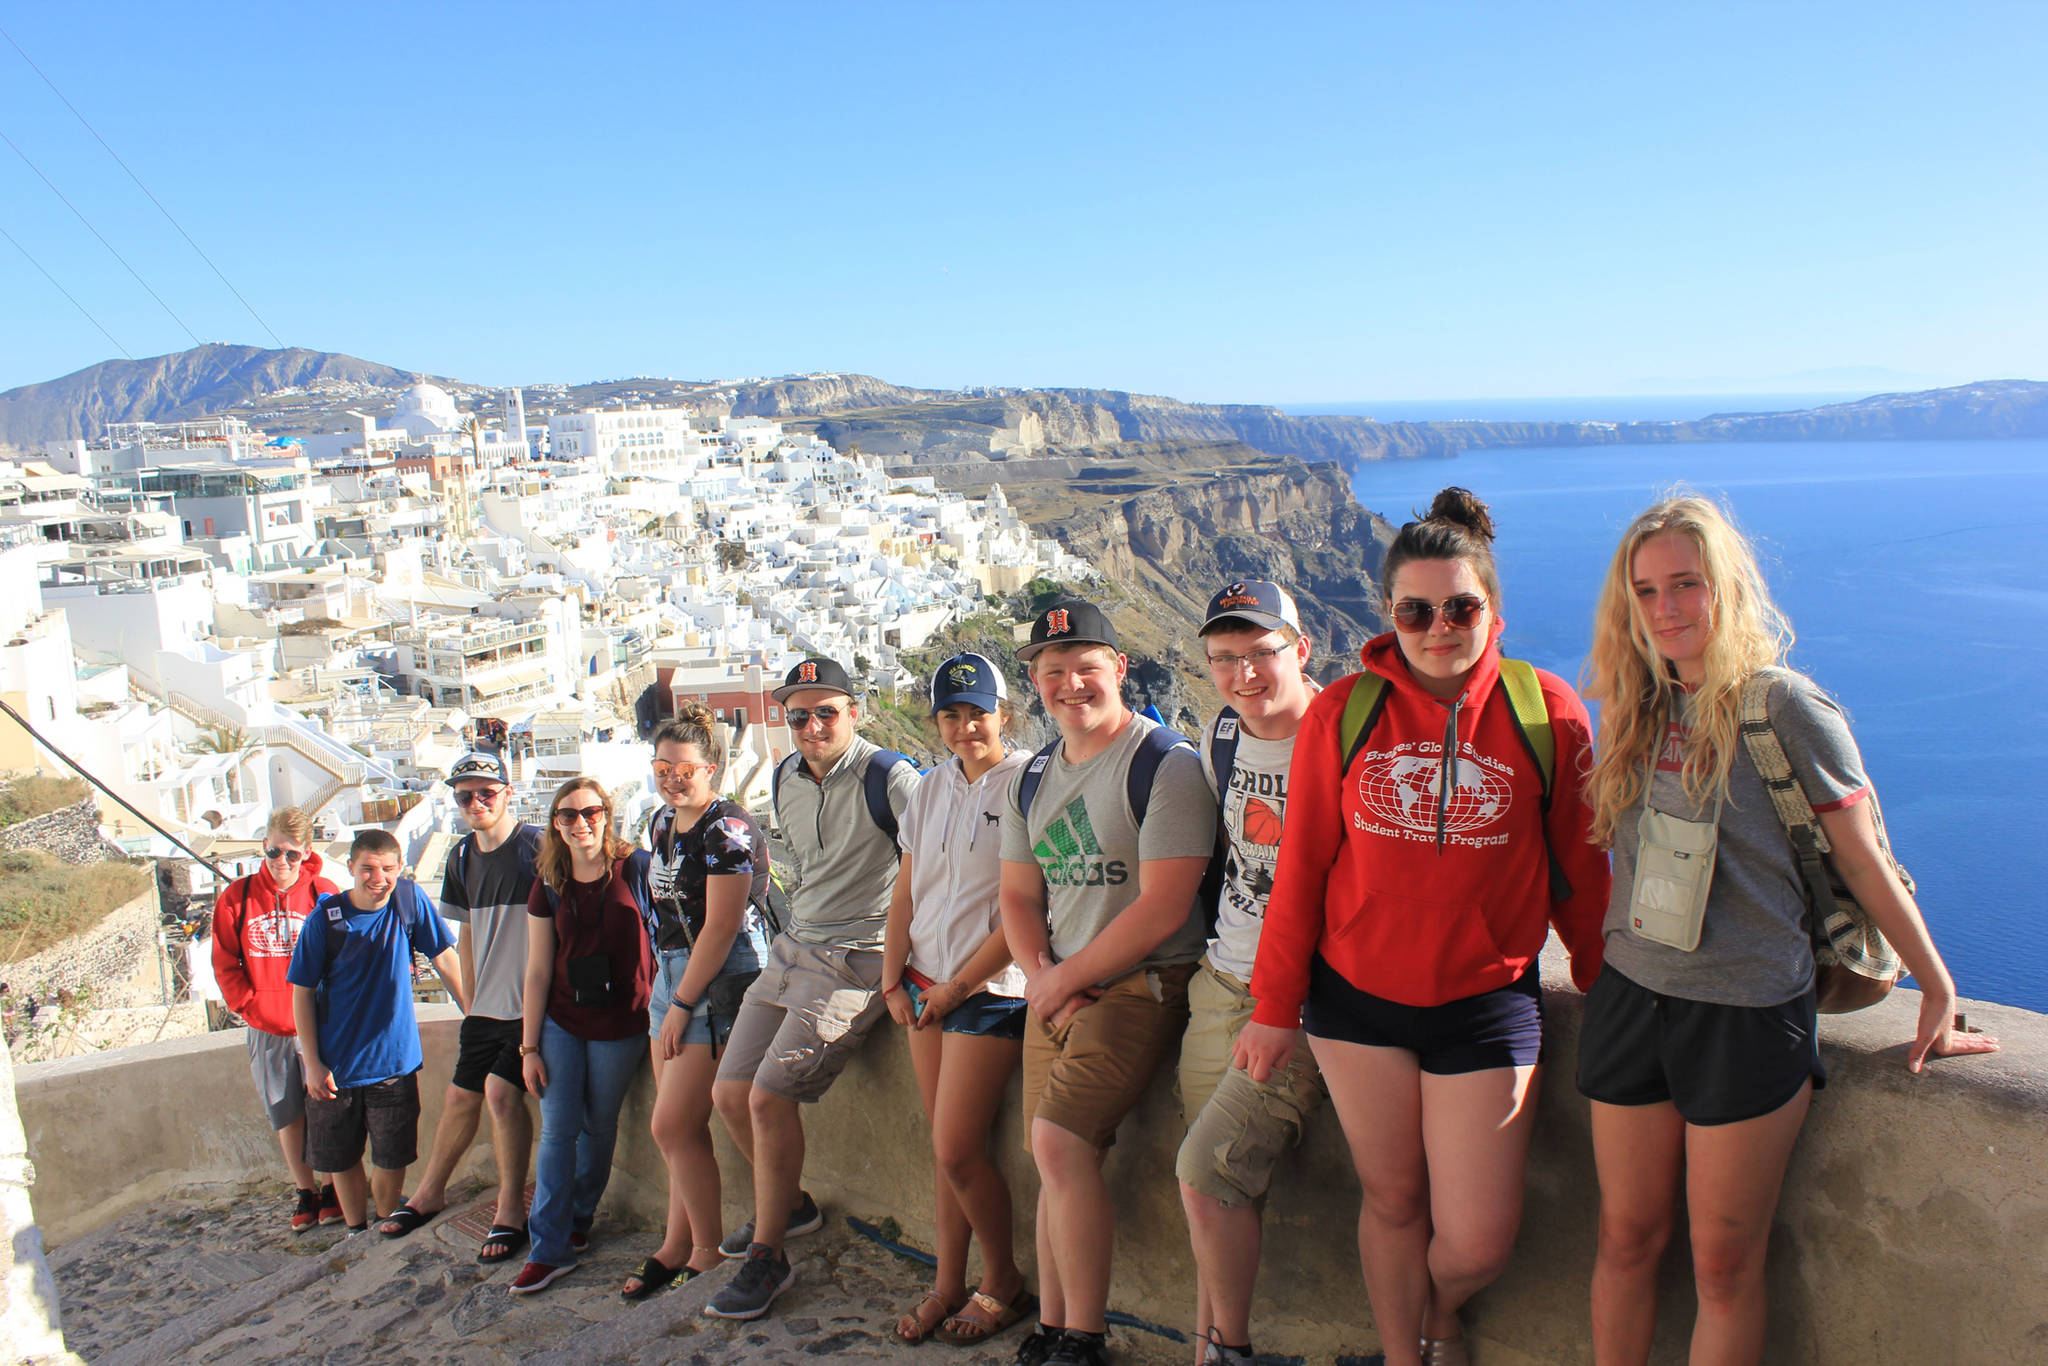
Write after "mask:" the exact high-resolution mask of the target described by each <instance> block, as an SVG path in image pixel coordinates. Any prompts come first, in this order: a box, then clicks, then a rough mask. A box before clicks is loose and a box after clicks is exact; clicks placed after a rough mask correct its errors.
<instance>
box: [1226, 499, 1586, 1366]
mask: <svg viewBox="0 0 2048 1366" xmlns="http://www.w3.org/2000/svg"><path fill="white" fill-rule="evenodd" d="M1492 543H1493V522H1492V519H1491V518H1490V517H1489V516H1488V515H1487V512H1486V507H1485V505H1484V504H1483V503H1481V502H1480V501H1479V500H1478V499H1476V498H1474V497H1473V496H1472V495H1471V494H1470V493H1468V492H1466V491H1465V490H1463V489H1456V488H1452V489H1445V490H1444V491H1443V492H1442V493H1439V494H1438V495H1437V497H1436V501H1435V503H1434V504H1433V505H1432V507H1431V508H1430V513H1429V516H1428V517H1427V518H1426V519H1424V520H1423V521H1420V522H1410V523H1409V524H1408V525H1407V526H1405V527H1403V528H1401V532H1400V534H1399V535H1398V536H1397V537H1396V538H1395V540H1394V543H1393V545H1392V546H1391V547H1390V548H1389V549H1388V551H1387V558H1386V564H1385V567H1384V569H1383V570H1382V575H1381V585H1380V587H1381V594H1382V599H1383V601H1385V602H1386V603H1388V604H1390V605H1391V614H1392V616H1393V620H1394V625H1395V630H1394V631H1393V632H1392V633H1390V634H1388V635H1383V636H1380V637H1379V638H1378V639H1376V640H1374V641H1373V642H1372V643H1371V644H1369V645H1367V646H1366V648H1365V652H1364V662H1365V667H1366V668H1367V669H1368V670H1369V671H1370V672H1371V673H1373V674H1377V675H1379V676H1380V677H1381V678H1382V679H1384V680H1385V687H1386V693H1385V701H1384V705H1383V707H1382V709H1381V712H1380V715H1379V717H1378V719H1377V721H1376V722H1375V723H1374V724H1373V726H1372V728H1371V730H1370V731H1369V732H1368V733H1367V734H1366V736H1365V739H1364V741H1363V743H1362V744H1359V745H1358V746H1357V751H1356V753H1355V754H1354V755H1352V756H1351V757H1350V761H1349V762H1348V763H1346V762H1345V755H1344V754H1343V752H1342V750H1341V748H1340V744H1341V741H1340V734H1339V732H1340V723H1341V719H1342V717H1343V715H1344V709H1345V704H1346V703H1347V702H1348V701H1349V700H1350V697H1351V693H1352V690H1353V689H1354V687H1356V686H1357V685H1358V682H1359V680H1360V679H1361V678H1362V677H1365V675H1353V676H1352V677H1351V678H1347V679H1343V680H1341V681H1339V682H1338V683H1336V684H1335V685H1333V686H1331V687H1328V688H1325V689H1324V690H1323V691H1322V692H1321V693H1320V694H1319V695H1318V696H1317V698H1316V700H1315V702H1314V703H1313V704H1311V705H1310V707H1309V711H1308V715H1307V717H1306V718H1305V719H1304V720H1303V722H1302V727H1301V734H1300V738H1299V739H1298V740H1297V741H1296V744H1295V749H1294V770H1293V773H1292V775H1291V777H1290V786H1291V787H1292V788H1293V790H1294V793H1295V796H1296V799H1295V801H1294V803H1293V805H1292V806H1291V807H1290V809H1289V811H1288V819H1287V830H1286V832H1285V834H1284V836H1283V837H1282V840H1281V845H1280V862H1279V870H1278V873H1277V875H1276V878H1275V881H1274V886H1273V894H1272V899H1271V901H1270V902H1269V903H1268V905H1267V909H1266V925H1265V930H1264V933H1263V934H1262V935H1261V937H1260V941H1259V954H1258V960H1257V964H1256V966H1255V968H1254V970H1253V974H1252V994H1253V996H1254V997H1256V998H1257V1000H1258V1005H1257V1008H1256V1009H1255V1010H1254V1012H1253V1014H1252V1023H1251V1024H1249V1025H1247V1026H1246V1027H1245V1030H1244V1032H1243V1034H1242V1035H1241V1036H1240V1038H1239V1041H1238V1045H1237V1057H1236V1062H1237V1065H1238V1066H1241V1067H1247V1068H1249V1069H1250V1071H1251V1073H1252V1075H1253V1077H1254V1078H1255V1079H1260V1080H1263V1079H1264V1077H1265V1076H1266V1075H1267V1074H1268V1073H1269V1072H1270V1071H1271V1070H1272V1069H1275V1068H1278V1067H1282V1066H1285V1065H1286V1061H1287V1057H1288V1054H1289V1053H1290V1051H1291V1049H1292V1045H1293V1040H1294V1035H1295V1030H1296V1028H1297V1026H1299V1027H1301V1028H1305V1029H1306V1030H1307V1031H1308V1035H1309V1042H1310V1046H1311V1047H1312V1048H1313V1049H1314V1050H1315V1055H1316V1061H1317V1062H1318V1063H1319V1064H1320V1065H1321V1067H1322V1072H1323V1077H1324V1079H1325V1081H1326V1082H1327V1083H1328V1085H1329V1088H1330V1100H1331V1103H1332V1104H1333V1106H1334V1107H1335V1109H1336V1111H1337V1117H1338V1119H1339V1120H1340V1121H1341V1122H1342V1124H1343V1126H1344V1134H1345V1138H1346V1140H1347V1141H1348V1142H1349V1144H1350V1146H1351V1155H1352V1160H1353V1161H1354V1163H1355V1164H1356V1165H1357V1168H1358V1179H1359V1184H1360V1185H1361V1186H1362V1187H1363V1188H1364V1194H1365V1199H1364V1204H1363V1207H1362V1209H1361V1211H1360V1214H1359V1220H1358V1244H1359V1256H1360V1260H1361V1261H1362V1262H1363V1264H1364V1268H1365V1282H1366V1293H1367V1295H1368V1296H1369V1297H1370V1299H1371V1301H1372V1309H1373V1318H1374V1321H1375V1323H1376V1324H1377V1325H1378V1327H1379V1332H1380V1340H1381V1345H1382V1349H1383V1350H1384V1351H1385V1353H1386V1360H1387V1366H1417V1363H1429V1364H1430V1366H1463V1363H1464V1362H1465V1361H1466V1360H1467V1355H1466V1350H1465V1342H1464V1339H1463V1337H1462V1336H1461V1334H1460V1332H1459V1328H1458V1309H1459V1307H1460V1306H1461V1305H1463V1304H1464V1303H1465V1301H1466V1300H1467V1299H1469V1298H1471V1296H1472V1295H1473V1294H1474V1293H1476V1292H1477V1291H1479V1290H1480V1289H1482V1288H1483V1287H1484V1286H1486V1285H1487V1284H1488V1283H1489V1282H1491V1281H1492V1280H1493V1279H1494V1277H1495V1276H1497V1275H1499V1274H1500V1271H1501V1269H1502V1268H1503V1267H1504V1266H1505V1265H1506V1264H1507V1259H1508V1254H1509V1252H1510V1251H1511V1249H1512V1248H1513V1246H1514V1240H1515V1232H1516V1229H1517V1227H1518V1226H1519V1225H1520V1223H1521V1215H1522V1176H1523V1169H1524V1167H1525V1166H1526V1164H1527V1156H1528V1148H1529V1132H1530V1127H1531V1122H1532V1119H1533V1116H1534V1111H1535V1099H1536V1085H1535V1079H1536V1064H1537V1061H1538V1059H1539V1057H1540V1054H1541V1048H1542V1015H1541V996H1540V991H1539V984H1538V981H1537V972H1536V959H1537V955H1538V954H1539V953H1540V952H1541V951H1542V948H1543V941H1544V938H1545V936H1546V935H1547V933H1548V930H1549V927H1550V926H1551V925H1555V926H1556V927H1557V929H1558V932H1559V934H1560V936H1561V937H1562V938H1563V940H1564V942H1565V945H1566V947H1567V948H1568V949H1569V950H1570V951H1571V957H1572V976H1573V978H1574V979H1575V980H1576V981H1577V982H1578V983H1579V984H1580V986H1581V987H1584V986H1586V985H1588V984H1590V983H1591V981H1592V980H1593V978H1594V976H1595V975H1596V974H1597V973H1598V971H1599V967H1600V942H1601V941H1600V920H1601V915H1602V913H1603V912H1604V911H1605V909H1606V906H1607V889H1608V881H1609V873H1608V866H1607V855H1606V854H1605V853H1604V852H1602V851H1601V850H1600V849H1598V848H1596V847H1594V846H1593V845H1592V844H1590V843H1588V842H1587V839H1586V831H1587V827H1588V823H1589V819H1590V818H1589V813H1588V811H1587V808H1586V805H1585V801H1584V798H1583V796H1582V794H1581V792H1580V789H1579V784H1580V779H1581V775H1582V774H1583V772H1584V770H1585V769H1586V767H1587V766H1588V764H1589V762H1590V753H1589V751H1590V745H1589V736H1588V726H1587V720H1586V710H1585V707H1584V706H1583V705H1582V704H1581V703H1580V701H1579V699H1578V696H1577V695H1576V694H1575V693H1573V692H1572V690H1571V688H1570V687H1569V686H1567V685H1566V684H1565V683H1564V682H1562V681H1561V680H1559V679H1558V678H1556V677H1554V676H1552V675H1550V674H1548V673H1543V672H1541V671H1540V670H1539V671H1537V672H1536V679H1537V681H1538V683H1539V684H1540V686H1541V689H1542V694H1543V702H1544V706H1545V710H1546V711H1547V713H1548V715H1549V720H1550V729H1551V733H1552V735H1553V736H1554V738H1555V745H1556V760H1555V766H1554V772H1555V774H1556V778H1555V780H1554V782H1553V784H1552V786H1553V791H1552V793H1551V795H1550V797H1549V799H1548V801H1547V802H1546V800H1545V797H1544V791H1543V789H1544V780H1543V776H1542V772H1541V769H1540V767H1539V766H1538V764H1537V761H1536V760H1535V758H1534V757H1533V752H1532V748H1531V745H1530V743H1529V742H1528V741H1526V740H1525V739H1524V738H1523V735H1522V731H1521V728H1520V727H1519V726H1518V724H1517V722H1516V719H1515V716H1514V711H1513V707H1512V704H1511V703H1510V701H1509V697H1508V693H1507V691H1506V688H1505V686H1504V685H1503V683H1502V680H1501V659H1500V651H1499V648H1498V646H1497V644H1496V642H1497V640H1498V638H1499V636H1500V631H1501V620H1500V616H1499V603H1500V582H1499V579H1498V577H1497V576H1496V574H1495V571H1494V563H1493V548H1492ZM1324 797H1328V798H1330V800H1325V799H1324Z"/></svg>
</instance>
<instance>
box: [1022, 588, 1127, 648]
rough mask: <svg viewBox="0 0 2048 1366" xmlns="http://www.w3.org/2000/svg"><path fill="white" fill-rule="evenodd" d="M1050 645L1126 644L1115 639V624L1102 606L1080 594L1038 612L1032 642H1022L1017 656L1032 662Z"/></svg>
mask: <svg viewBox="0 0 2048 1366" xmlns="http://www.w3.org/2000/svg"><path fill="white" fill-rule="evenodd" d="M1048 645H1107V646H1108V647H1109V648H1110V649H1112V650H1121V649H1122V648H1123V647H1121V646H1120V645H1118V644H1117V643H1116V627H1114V626H1112V625H1110V624H1109V618H1108V617H1107V616H1105V615H1103V611H1102V609H1101V608H1100V607H1097V606H1096V605H1095V604H1094V603H1092V602H1082V601H1081V600H1080V599H1079V598H1074V599H1070V600H1069V601H1067V602H1057V603H1054V604H1053V605H1052V606H1050V607H1048V608H1046V609H1045V610H1044V611H1043V612H1040V613H1039V614H1038V619H1037V620H1036V621H1034V622H1032V623H1031V643H1030V644H1028V645H1023V646H1019V647H1018V650H1017V658H1019V659H1021V660H1024V661H1025V662H1027V663H1029V662H1030V660H1031V658H1032V656H1034V655H1036V654H1037V653H1038V652H1039V651H1040V650H1043V649H1044V648H1045V647H1046V646H1048Z"/></svg>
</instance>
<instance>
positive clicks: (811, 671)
mask: <svg viewBox="0 0 2048 1366" xmlns="http://www.w3.org/2000/svg"><path fill="white" fill-rule="evenodd" d="M813 688H826V689H829V690H831V691H832V692H843V693H845V694H846V695H847V696H848V697H852V696H854V695H855V694H854V691H853V680H852V679H850V678H848V677H847V676H846V670H845V669H843V668H841V667H840V666H839V661H838V660H836V659H806V660H803V661H801V662H800V663H798V664H797V666H796V667H795V668H793V669H791V670H790V671H789V673H788V674H787V675H786V676H785V677H784V678H783V680H782V686H781V687H779V688H777V689H776V690H775V691H774V692H773V693H770V694H769V696H771V697H773V698H774V699H775V700H776V701H777V702H782V701H785V700H787V699H788V697H789V695H790V694H791V693H795V692H809V691H810V690H811V689H813Z"/></svg>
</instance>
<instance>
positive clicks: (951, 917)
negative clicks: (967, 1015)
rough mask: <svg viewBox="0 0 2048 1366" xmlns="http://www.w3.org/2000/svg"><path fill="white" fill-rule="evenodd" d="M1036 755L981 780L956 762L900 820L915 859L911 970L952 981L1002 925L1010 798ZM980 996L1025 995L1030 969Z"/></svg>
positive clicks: (1012, 755) (1013, 759)
mask: <svg viewBox="0 0 2048 1366" xmlns="http://www.w3.org/2000/svg"><path fill="white" fill-rule="evenodd" d="M1030 760H1031V753H1030V751H1029V750H1023V749H1013V750H1011V751H1010V752H1009V753H1008V754H1007V755H1005V756H1004V757H1003V761H1002V762H1001V763H999V764H997V765H996V766H995V767H994V768H991V769H990V770H989V771H988V772H986V773H984V774H982V775H981V777H980V778H979V779H977V780H976V781H974V782H971V783H970V782H968V781H967V775H966V774H965V772H963V771H962V769H961V767H960V760H959V758H958V757H957V756H956V757H954V758H950V759H948V760H946V762H945V763H943V764H940V765H939V766H938V767H937V768H935V769H933V770H932V771H931V772H929V773H927V774H925V775H924V777H923V778H922V779H921V780H919V782H918V785H917V790H916V791H915V792H914V793H912V794H911V797H910V805H909V806H908V807H907V808H905V810H904V812H903V818H902V820H901V821H899V822H898V827H899V830H900V838H899V842H900V843H901V844H902V846H903V849H904V851H905V852H906V853H908V854H909V855H910V966H911V967H912V968H914V969H916V970H917V971H918V972H919V973H922V974H923V975H924V976H926V977H929V978H930V979H931V980H933V981H934V982H945V981H950V980H952V978H953V977H954V976H955V975H956V974H958V973H959V971H960V969H962V968H964V967H966V966H967V960H968V959H970V958H972V957H973V956H974V953H975V950H977V949H979V948H980V947H981V946H982V943H983V942H984V941H985V940H986V939H987V938H988V936H989V931H991V930H993V929H995V928H996V927H997V926H998V925H1000V924H1001V923H1002V906H1001V899H1000V892H1001V888H1002V880H1003V863H1002V845H1003V841H1002V833H1003V832H1002V819H1003V803H1004V798H1005V797H1006V795H1007V794H1008V792H1009V790H1010V784H1011V782H1012V780H1013V779H1015V777H1016V775H1017V770H1018V769H1020V768H1022V767H1023V766H1024V765H1025V764H1026V763H1028V762H1030ZM975 989H976V990H977V991H990V992H994V993H995V994H996V995H998V996H1022V995H1023V994H1024V970H1023V969H1022V968H1020V967H1018V966H1017V965H1016V964H1015V963H1012V964H1010V965H1009V966H1008V967H1006V968H1004V969H1003V970H1002V971H1001V972H999V973H997V974H996V975H995V976H994V977H992V978H990V979H989V980H988V981H987V982H986V983H985V984H983V985H982V986H979V987H977V988H975Z"/></svg>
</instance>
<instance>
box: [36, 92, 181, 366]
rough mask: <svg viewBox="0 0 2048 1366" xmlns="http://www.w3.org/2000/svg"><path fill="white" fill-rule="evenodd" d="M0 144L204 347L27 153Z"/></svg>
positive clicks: (162, 297)
mask: <svg viewBox="0 0 2048 1366" xmlns="http://www.w3.org/2000/svg"><path fill="white" fill-rule="evenodd" d="M0 142H4V143H6V144H7V145H8V146H9V147H12V148H14V154H15V155H16V156H18V157H20V158H21V160H22V164H23V165H25V166H27V167H28V168H29V169H30V170H31V171H34V172H35V173H36V175H37V176H39V177H40V178H41V179H42V182H43V184H45V185H48V186H49V187H50V193H51V194H53V195H55V196H57V198H59V199H62V200H63V201H64V207H65V208H67V209H69V210H71V212H72V213H74V214H76V215H77V216H78V221H79V222H81V223H83V224H85V230H86V231H87V232H89V233H91V234H92V235H93V236H94V237H97V238H99V239H100V245H101V246H103V247H105V248H106V249H107V251H108V252H109V253H111V254H112V256H113V258H114V259H115V260H116V261H119V262H120V263H121V264H122V265H123V266H124V267H126V268H127V271H128V273H129V274H130V275H133V276H134V277H135V283H136V284H138V285H141V286H142V287H143V288H144V289H145V290H148V291H149V297H150V298H152V299H154V300H156V303H157V307H159V308H161V309H162V310H163V311H164V312H166V313H169V314H170V315H171V321H172V322H174V323H176V324H177V325H178V326H179V327H182V328H184V329H185V335H186V336H188V337H190V338H191V339H192V344H193V345H194V346H201V345H204V343H202V342H201V341H200V340H199V334H198V333H197V332H194V331H193V330H192V329H191V328H190V327H189V326H187V325H186V322H185V320H184V319H183V318H181V317H179V316H178V315H177V313H176V312H175V311H174V310H173V309H172V308H171V306H170V305H169V304H167V303H165V302H164V296H163V295H161V294H159V293H157V292H156V291H155V290H154V289H150V287H149V281H147V280H145V279H143V278H142V272H141V271H139V270H137V269H136V268H135V267H134V266H131V265H129V264H128V258H127V257H125V256H123V255H122V254H121V253H120V252H118V251H115V250H114V244H113V243H112V242H109V241H108V240H107V239H106V235H105V234H104V233H102V232H101V231H100V230H99V229H98V228H96V227H94V226H93V225H92V220H91V219H90V218H87V217H86V216H85V214H84V213H83V212H81V211H80V210H79V207H78V206H77V205H76V204H74V203H72V202H71V200H70V199H69V198H68V197H67V196H66V195H65V193H64V192H63V191H62V190H60V189H58V188H57V182H56V181H54V180H52V179H50V178H49V177H48V176H46V175H43V168H42V167H40V166H38V165H36V164H35V163H34V162H33V161H30V160H29V156H28V153H27V152H24V151H22V150H21V147H20V146H19V144H17V143H16V142H15V141H14V139H13V138H11V137H8V136H7V134H6V133H4V132H0Z"/></svg>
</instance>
